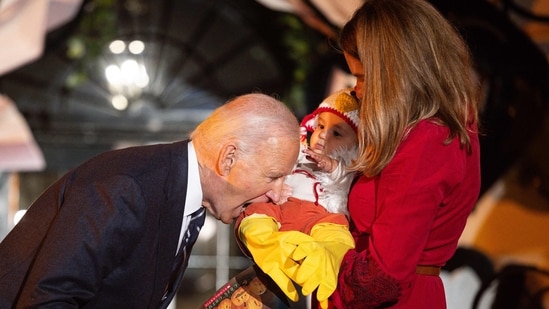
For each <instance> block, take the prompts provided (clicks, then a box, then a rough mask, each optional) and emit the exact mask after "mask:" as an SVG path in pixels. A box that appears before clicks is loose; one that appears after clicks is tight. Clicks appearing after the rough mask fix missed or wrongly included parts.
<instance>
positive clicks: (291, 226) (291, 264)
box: [236, 89, 359, 305]
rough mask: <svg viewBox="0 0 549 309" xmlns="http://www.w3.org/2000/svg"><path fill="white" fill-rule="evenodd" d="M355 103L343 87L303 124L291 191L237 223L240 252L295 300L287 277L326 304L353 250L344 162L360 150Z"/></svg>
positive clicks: (253, 207) (257, 206) (289, 182)
mask: <svg viewBox="0 0 549 309" xmlns="http://www.w3.org/2000/svg"><path fill="white" fill-rule="evenodd" d="M358 107H359V106H358V101H357V100H356V99H355V97H354V96H353V95H352V93H351V91H350V89H345V90H342V91H338V92H336V93H334V94H332V95H330V96H328V97H327V98H326V99H325V100H324V101H323V102H322V103H321V104H320V105H319V106H318V108H317V109H316V110H315V111H314V112H313V113H311V114H309V115H307V116H306V117H305V118H304V119H303V120H302V122H301V126H302V133H301V134H302V137H301V140H302V151H301V153H300V155H299V157H298V162H297V164H296V166H295V169H294V171H293V173H292V174H291V175H289V176H288V177H287V179H286V182H285V183H286V185H287V187H288V188H291V190H289V191H288V193H290V192H291V194H290V195H289V196H288V197H287V199H286V198H285V199H283V202H282V203H279V205H276V204H272V203H254V204H251V205H249V206H248V207H247V208H246V209H245V210H244V211H243V212H242V214H241V216H240V217H239V218H238V220H237V222H236V231H237V239H238V240H239V241H240V245H241V249H242V250H243V252H244V253H245V254H247V255H249V256H250V255H251V256H252V257H253V259H254V261H255V263H256V264H257V265H258V266H259V267H260V268H261V269H262V270H263V271H264V272H265V273H266V274H268V275H269V276H271V278H273V280H274V281H275V282H276V283H277V284H278V285H279V286H280V288H281V289H282V290H283V291H284V292H285V293H286V295H287V296H288V297H289V298H290V299H292V300H293V301H297V299H298V296H297V293H296V291H295V287H294V286H293V284H291V282H288V280H287V278H290V279H292V280H293V281H294V282H296V283H297V284H299V285H300V286H301V287H302V293H303V294H304V295H308V294H309V293H311V292H312V291H313V290H315V289H317V288H318V290H317V299H318V300H319V302H320V304H321V305H325V304H326V299H327V298H328V297H329V296H330V295H331V293H332V292H333V291H334V289H335V286H336V283H337V271H338V270H339V266H340V264H341V259H342V258H343V256H344V255H345V253H346V252H347V250H349V249H351V248H354V241H353V238H352V236H351V234H350V233H349V231H348V227H349V222H348V218H347V215H348V211H347V195H348V192H349V188H350V185H351V182H352V181H353V178H354V173H352V172H349V171H347V169H346V166H347V165H348V164H349V163H350V162H351V161H352V160H353V159H354V158H355V157H356V155H357V150H358V147H357V146H358V138H357V126H358ZM309 135H310V136H309ZM305 258H307V259H306V260H305ZM315 263H316V264H317V265H315Z"/></svg>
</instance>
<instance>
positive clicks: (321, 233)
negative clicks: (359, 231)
mask: <svg viewBox="0 0 549 309" xmlns="http://www.w3.org/2000/svg"><path fill="white" fill-rule="evenodd" d="M311 236H312V237H313V238H314V239H315V241H313V242H302V243H300V244H299V246H298V248H297V249H296V250H295V251H294V253H293V254H292V259H294V260H296V261H300V263H301V265H300V266H299V268H298V270H297V272H294V273H287V275H288V276H290V278H292V280H294V281H295V282H296V283H297V284H299V285H300V286H301V287H302V293H303V295H309V294H310V293H312V292H313V291H314V290H315V289H317V288H318V290H317V292H316V297H317V299H318V302H319V303H320V305H321V307H322V308H327V307H328V297H330V295H332V293H333V292H334V291H335V289H336V286H337V275H338V273H339V267H340V266H341V262H342V260H343V257H344V256H345V253H347V251H348V250H350V249H352V248H354V247H355V242H354V239H353V237H352V235H351V233H350V232H349V229H348V228H347V226H345V225H339V224H332V223H321V224H317V225H315V226H314V227H313V228H312V230H311Z"/></svg>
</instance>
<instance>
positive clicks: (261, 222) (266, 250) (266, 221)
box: [238, 215, 314, 302]
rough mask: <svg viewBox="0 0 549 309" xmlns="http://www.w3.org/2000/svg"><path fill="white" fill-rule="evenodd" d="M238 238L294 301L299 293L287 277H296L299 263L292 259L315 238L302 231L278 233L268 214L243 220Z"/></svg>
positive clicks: (297, 298)
mask: <svg viewBox="0 0 549 309" xmlns="http://www.w3.org/2000/svg"><path fill="white" fill-rule="evenodd" d="M238 237H239V238H240V240H241V241H242V242H243V243H244V245H245V246H246V248H247V249H248V251H250V253H251V254H252V257H253V259H254V262H255V263H256V264H257V266H259V268H261V270H262V271H263V272H265V273H266V274H268V275H269V276H270V277H271V278H272V279H273V281H274V282H275V283H276V284H277V285H278V286H279V287H280V289H281V290H282V291H283V292H284V294H286V296H288V298H289V299H291V300H292V301H294V302H297V301H298V300H299V294H298V292H297V291H296V288H295V286H294V284H293V282H292V281H291V280H290V278H289V277H288V276H287V275H286V274H294V273H295V272H296V270H297V268H298V267H299V264H297V262H295V261H294V260H292V259H291V258H290V256H291V255H292V253H293V252H294V250H295V249H296V248H297V246H298V244H300V243H302V242H311V241H314V239H313V238H312V237H311V236H309V235H307V234H305V233H301V232H298V231H284V232H279V231H278V223H277V222H276V221H275V220H274V219H273V218H271V217H268V216H266V215H251V216H248V217H246V218H244V219H242V221H241V223H240V226H239V227H238Z"/></svg>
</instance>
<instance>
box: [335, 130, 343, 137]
mask: <svg viewBox="0 0 549 309" xmlns="http://www.w3.org/2000/svg"><path fill="white" fill-rule="evenodd" d="M334 136H337V137H341V136H343V135H342V134H341V133H339V131H334Z"/></svg>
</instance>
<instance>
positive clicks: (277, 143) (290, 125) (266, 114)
mask: <svg viewBox="0 0 549 309" xmlns="http://www.w3.org/2000/svg"><path fill="white" fill-rule="evenodd" d="M265 132H268V134H266V133H265ZM190 138H191V139H192V140H193V144H194V146H195V148H196V149H197V150H199V151H200V152H201V153H202V154H204V155H205V156H206V158H205V159H206V160H209V161H210V162H211V163H213V161H214V160H216V159H217V157H216V156H217V155H218V150H219V149H221V147H222V146H223V145H224V144H225V143H227V142H228V141H233V142H235V143H236V144H237V145H238V149H239V151H240V155H241V156H242V158H243V159H244V160H249V161H250V164H253V163H254V162H253V161H254V158H255V157H254V155H256V154H257V153H258V152H259V151H261V150H265V151H267V152H269V153H270V155H272V156H273V158H278V157H279V155H280V154H283V153H285V152H286V151H287V149H285V148H284V147H283V146H284V144H281V142H285V141H292V140H294V141H295V143H296V144H298V143H299V124H298V121H297V118H296V117H295V115H294V114H293V113H292V111H291V110H290V109H289V108H288V107H287V106H286V105H285V104H284V103H282V102H280V101H278V100H277V99H275V98H273V97H271V96H268V95H265V94H260V93H250V94H245V95H241V96H238V97H236V98H234V99H232V100H230V101H228V102H227V103H225V104H223V105H222V106H220V107H218V108H217V109H215V110H214V111H213V113H212V114H211V115H210V116H209V117H208V118H206V119H205V120H204V121H202V122H201V123H200V124H199V125H198V126H197V127H196V129H195V130H194V131H193V132H192V133H191V134H190Z"/></svg>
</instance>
